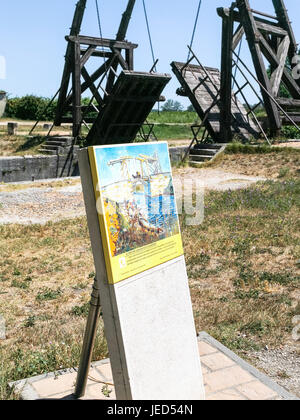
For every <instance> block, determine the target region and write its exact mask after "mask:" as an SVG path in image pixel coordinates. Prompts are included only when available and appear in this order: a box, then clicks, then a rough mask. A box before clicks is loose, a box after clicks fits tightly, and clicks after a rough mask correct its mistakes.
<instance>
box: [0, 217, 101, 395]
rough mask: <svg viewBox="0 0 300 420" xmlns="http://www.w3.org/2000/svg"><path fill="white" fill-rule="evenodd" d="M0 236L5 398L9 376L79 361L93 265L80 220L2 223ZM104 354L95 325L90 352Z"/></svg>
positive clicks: (0, 390)
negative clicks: (4, 327)
mask: <svg viewBox="0 0 300 420" xmlns="http://www.w3.org/2000/svg"><path fill="white" fill-rule="evenodd" d="M0 238H1V239H0V253H1V262H0V313H1V314H2V315H3V316H4V318H5V320H6V327H7V340H5V341H4V342H3V343H1V347H0V360H1V361H2V364H4V366H2V369H1V364H0V377H1V378H2V380H1V379H0V399H6V398H8V397H10V395H9V394H7V389H6V383H7V381H8V380H10V381H11V380H17V379H21V378H22V377H24V378H25V377H28V376H33V375H36V374H39V373H42V372H47V371H52V370H57V369H59V368H60V367H64V368H65V367H72V366H76V365H78V363H79V355H80V347H81V344H82V336H83V331H84V326H85V316H84V315H86V304H87V302H88V301H89V298H90V293H91V286H92V283H93V276H94V274H93V269H94V268H93V260H92V254H91V251H90V243H89V238H88V232H87V227H86V222H85V220H84V219H82V220H69V221H66V222H61V223H58V224H47V225H46V226H40V225H36V226H31V227H24V226H17V225H11V226H5V227H4V226H2V227H1V228H0ZM106 356H107V350H106V343H105V340H104V336H103V329H102V328H100V329H99V334H98V338H97V344H96V348H95V355H94V357H95V358H96V359H102V358H104V357H106ZM1 370H2V372H1ZM1 381H2V383H1Z"/></svg>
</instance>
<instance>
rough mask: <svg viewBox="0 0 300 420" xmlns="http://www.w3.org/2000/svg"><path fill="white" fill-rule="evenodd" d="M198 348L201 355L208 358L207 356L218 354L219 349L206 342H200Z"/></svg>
mask: <svg viewBox="0 0 300 420" xmlns="http://www.w3.org/2000/svg"><path fill="white" fill-rule="evenodd" d="M198 347H199V354H200V356H201V357H202V356H206V355H207V354H212V353H216V352H217V349H215V348H214V347H212V346H210V345H209V344H207V343H205V341H199V342H198Z"/></svg>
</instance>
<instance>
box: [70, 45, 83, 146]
mask: <svg viewBox="0 0 300 420" xmlns="http://www.w3.org/2000/svg"><path fill="white" fill-rule="evenodd" d="M80 61H81V54H80V44H79V43H75V45H74V70H73V73H72V85H73V92H74V94H73V137H74V139H76V138H77V137H78V136H79V135H80V127H81V121H82V112H81V81H80V79H81V72H80Z"/></svg>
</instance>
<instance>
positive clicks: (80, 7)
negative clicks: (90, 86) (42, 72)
mask: <svg viewBox="0 0 300 420" xmlns="http://www.w3.org/2000/svg"><path fill="white" fill-rule="evenodd" d="M86 2H87V0H79V1H78V3H77V5H76V10H75V14H74V18H73V22H72V26H71V31H70V36H77V35H79V33H80V29H81V25H82V21H83V16H84V11H85V8H86ZM73 56H74V55H73V45H72V43H71V42H69V43H68V47H67V52H66V56H65V67H64V71H63V76H62V81H61V87H60V92H59V97H58V102H57V110H56V116H55V120H54V124H55V125H60V124H61V118H62V115H63V111H64V106H65V101H66V97H67V94H68V87H69V83H70V77H71V71H72V62H73Z"/></svg>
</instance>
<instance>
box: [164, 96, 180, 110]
mask: <svg viewBox="0 0 300 420" xmlns="http://www.w3.org/2000/svg"><path fill="white" fill-rule="evenodd" d="M162 111H177V112H178V111H183V106H182V104H181V103H180V102H178V101H173V99H168V100H167V102H166V103H165V104H164V106H163V107H162Z"/></svg>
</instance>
